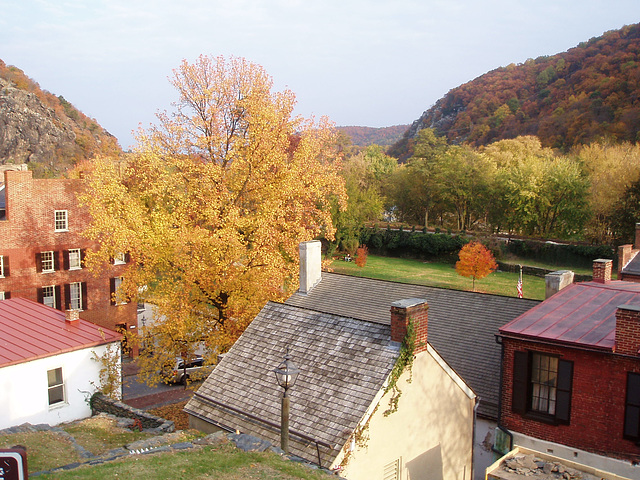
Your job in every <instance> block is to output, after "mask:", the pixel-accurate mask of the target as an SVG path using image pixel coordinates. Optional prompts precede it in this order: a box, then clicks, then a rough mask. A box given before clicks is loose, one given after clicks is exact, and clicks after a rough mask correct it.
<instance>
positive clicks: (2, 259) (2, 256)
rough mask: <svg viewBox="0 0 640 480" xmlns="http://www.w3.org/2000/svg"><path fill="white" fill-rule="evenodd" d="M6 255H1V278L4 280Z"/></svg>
mask: <svg viewBox="0 0 640 480" xmlns="http://www.w3.org/2000/svg"><path fill="white" fill-rule="evenodd" d="M4 276H5V275H4V255H0V278H4Z"/></svg>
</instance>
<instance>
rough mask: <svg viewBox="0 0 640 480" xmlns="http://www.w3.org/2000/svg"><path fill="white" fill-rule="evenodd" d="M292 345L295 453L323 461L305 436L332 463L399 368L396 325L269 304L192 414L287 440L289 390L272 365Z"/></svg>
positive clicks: (206, 385)
mask: <svg viewBox="0 0 640 480" xmlns="http://www.w3.org/2000/svg"><path fill="white" fill-rule="evenodd" d="M286 347H289V350H290V355H291V360H292V361H293V363H294V364H295V365H296V366H297V367H298V368H299V369H300V372H301V373H300V375H299V377H298V380H297V382H296V384H295V386H294V387H293V388H292V389H290V390H289V393H290V398H291V401H290V404H291V407H290V408H291V415H290V430H291V432H292V434H291V438H290V447H291V451H292V452H293V453H296V454H297V455H300V456H302V457H303V458H307V459H308V460H312V461H313V460H315V459H316V447H315V444H310V445H309V446H308V448H304V446H303V444H305V443H306V444H309V442H297V441H296V440H299V439H300V438H299V437H298V436H296V434H297V433H301V434H303V435H305V436H307V437H310V438H313V439H315V440H317V441H319V442H320V443H321V447H322V448H321V450H322V464H323V466H328V465H329V464H330V463H331V461H332V460H333V458H335V456H336V455H337V454H338V453H339V450H338V449H339V448H340V447H342V445H343V444H344V443H345V442H346V440H347V439H348V437H349V435H350V434H351V432H353V430H354V429H355V428H356V426H357V425H358V422H359V421H360V420H361V419H362V417H363V416H364V414H365V413H366V411H367V408H368V407H369V406H370V405H371V403H372V401H373V399H374V397H375V395H376V394H377V393H378V392H379V391H380V390H381V388H382V385H383V383H384V381H385V379H386V378H387V376H388V375H389V373H390V371H391V369H392V368H393V364H394V363H395V360H396V358H397V356H398V351H399V345H398V344H397V343H391V342H390V327H389V325H384V324H380V323H374V322H366V321H362V320H357V319H353V318H347V317H344V316H339V315H335V314H331V313H321V312H317V311H313V310H309V309H305V308H301V307H296V306H293V305H285V304H279V303H274V302H269V303H268V304H267V305H266V306H265V307H264V308H263V309H262V310H261V311H260V313H259V314H258V315H257V316H256V318H255V319H254V320H253V321H252V322H251V324H250V325H249V327H248V328H247V329H246V330H245V332H244V333H243V334H242V336H241V337H240V338H239V339H238V340H237V342H236V343H235V345H234V346H233V347H232V348H231V349H230V350H229V352H228V353H227V354H226V355H225V356H224V358H223V360H222V361H221V362H220V363H219V364H218V365H217V366H216V368H215V369H214V371H213V372H212V373H211V375H210V376H209V377H208V378H207V380H206V381H205V382H204V383H203V385H202V386H201V387H200V388H199V390H198V392H197V394H196V395H195V396H194V397H193V398H192V399H191V400H190V401H189V402H188V403H187V405H186V407H185V411H186V412H188V413H190V414H192V415H194V416H196V417H205V418H208V419H210V420H211V419H213V420H215V421H216V422H217V423H218V425H219V426H222V427H224V428H228V429H237V430H240V431H241V432H246V433H251V434H253V435H257V436H260V437H263V438H266V439H268V440H269V441H271V442H272V443H273V444H274V445H280V437H279V425H280V401H281V395H282V389H281V388H280V387H278V385H277V383H276V378H275V374H274V373H273V369H274V368H276V367H277V366H278V365H279V364H280V362H281V361H282V359H283V357H284V354H285V349H286ZM256 417H257V418H256ZM323 445H324V447H323ZM327 446H332V447H334V446H337V449H334V450H332V451H330V450H329V449H328V448H327Z"/></svg>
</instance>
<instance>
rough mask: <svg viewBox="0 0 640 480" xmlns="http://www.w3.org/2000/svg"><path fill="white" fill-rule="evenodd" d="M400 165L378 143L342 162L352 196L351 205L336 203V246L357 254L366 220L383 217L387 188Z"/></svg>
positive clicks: (350, 198) (347, 185)
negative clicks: (342, 208)
mask: <svg viewBox="0 0 640 480" xmlns="http://www.w3.org/2000/svg"><path fill="white" fill-rule="evenodd" d="M396 167H397V162H396V160H395V159H394V158H392V157H389V156H387V155H385V154H384V152H383V151H382V148H381V147H379V146H378V145H372V146H369V147H367V148H366V149H365V150H363V151H362V152H360V153H358V154H357V155H354V156H351V157H348V158H346V159H345V160H344V162H343V164H342V169H341V172H340V175H341V176H342V178H343V179H344V183H345V187H346V192H347V196H348V200H347V208H346V209H344V210H340V209H339V208H338V207H339V205H338V203H337V202H336V203H334V206H333V220H334V225H335V228H336V234H335V242H336V246H337V247H338V248H340V249H342V250H343V251H346V252H349V253H350V254H351V255H353V254H354V253H355V252H356V249H357V248H358V246H359V245H360V232H361V230H362V228H363V227H364V226H365V223H366V222H369V221H376V220H378V219H379V218H380V216H381V215H382V213H383V211H384V206H385V202H386V200H385V195H384V193H385V188H386V185H387V181H388V179H389V177H391V176H392V175H393V172H394V170H395V169H396Z"/></svg>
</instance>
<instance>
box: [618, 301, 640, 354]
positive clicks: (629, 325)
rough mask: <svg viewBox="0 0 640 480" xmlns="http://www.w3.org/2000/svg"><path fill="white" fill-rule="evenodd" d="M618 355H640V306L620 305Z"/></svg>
mask: <svg viewBox="0 0 640 480" xmlns="http://www.w3.org/2000/svg"><path fill="white" fill-rule="evenodd" d="M614 351H615V352H616V353H620V354H623V355H633V356H638V355H639V354H640V305H620V306H619V307H618V309H617V310H616V345H615V348H614Z"/></svg>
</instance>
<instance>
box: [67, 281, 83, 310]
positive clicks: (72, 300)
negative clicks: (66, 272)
mask: <svg viewBox="0 0 640 480" xmlns="http://www.w3.org/2000/svg"><path fill="white" fill-rule="evenodd" d="M69 309H70V310H82V283H80V282H75V283H70V284H69Z"/></svg>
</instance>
